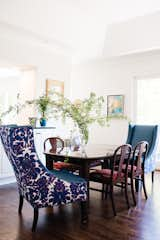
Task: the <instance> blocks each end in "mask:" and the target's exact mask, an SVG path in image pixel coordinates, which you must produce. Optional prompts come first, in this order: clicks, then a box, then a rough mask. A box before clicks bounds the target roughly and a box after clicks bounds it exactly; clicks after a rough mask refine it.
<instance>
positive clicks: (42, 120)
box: [40, 118, 47, 127]
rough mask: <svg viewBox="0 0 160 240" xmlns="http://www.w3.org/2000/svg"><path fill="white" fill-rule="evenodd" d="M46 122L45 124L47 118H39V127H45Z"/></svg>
mask: <svg viewBox="0 0 160 240" xmlns="http://www.w3.org/2000/svg"><path fill="white" fill-rule="evenodd" d="M46 124H47V120H46V119H45V118H41V119H40V125H41V127H45V126H46Z"/></svg>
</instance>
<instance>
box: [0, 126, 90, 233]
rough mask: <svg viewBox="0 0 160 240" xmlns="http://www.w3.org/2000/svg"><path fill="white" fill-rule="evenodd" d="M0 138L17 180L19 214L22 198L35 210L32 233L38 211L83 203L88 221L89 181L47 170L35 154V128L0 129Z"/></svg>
mask: <svg viewBox="0 0 160 240" xmlns="http://www.w3.org/2000/svg"><path fill="white" fill-rule="evenodd" d="M0 136H1V140H2V143H3V146H4V149H5V152H6V154H7V156H8V158H9V160H10V163H11V164H12V166H13V169H14V173H15V176H16V180H17V185H18V191H19V200H20V201H19V214H21V210H22V206H23V199H26V200H27V201H28V202H29V203H30V204H31V206H32V207H33V209H34V218H33V224H32V231H35V229H36V225H37V221H38V214H39V208H43V207H48V206H51V207H53V206H57V205H61V204H68V203H73V202H80V203H81V204H80V205H81V220H82V222H83V223H84V222H86V221H87V201H86V200H87V184H86V181H85V180H84V179H83V178H81V177H79V176H75V175H74V174H72V173H69V172H64V171H55V170H54V171H49V170H47V169H46V167H45V166H44V165H43V164H42V163H41V161H40V160H39V159H38V156H37V153H36V151H35V146H34V139H33V129H32V127H30V126H20V127H18V126H16V127H14V126H1V127H0ZM42 148H43V146H42Z"/></svg>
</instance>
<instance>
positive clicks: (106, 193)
mask: <svg viewBox="0 0 160 240" xmlns="http://www.w3.org/2000/svg"><path fill="white" fill-rule="evenodd" d="M107 196H108V184H106V189H105V199H107Z"/></svg>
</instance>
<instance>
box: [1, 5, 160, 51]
mask: <svg viewBox="0 0 160 240" xmlns="http://www.w3.org/2000/svg"><path fill="white" fill-rule="evenodd" d="M159 10H160V0H0V22H3V23H7V24H11V25H13V26H17V27H19V28H21V29H22V30H26V31H28V32H31V33H32V34H34V33H35V34H37V36H39V37H41V36H42V37H45V39H48V42H49V41H54V42H58V43H60V44H61V45H64V46H66V47H68V48H70V49H72V50H73V52H74V54H75V55H77V56H81V55H82V56H91V55H93V56H98V55H100V54H101V52H102V49H103V46H104V41H105V38H106V33H107V26H108V25H109V24H113V23H117V22H120V21H127V20H128V19H131V18H135V17H137V16H143V15H145V14H150V13H153V12H157V11H159Z"/></svg>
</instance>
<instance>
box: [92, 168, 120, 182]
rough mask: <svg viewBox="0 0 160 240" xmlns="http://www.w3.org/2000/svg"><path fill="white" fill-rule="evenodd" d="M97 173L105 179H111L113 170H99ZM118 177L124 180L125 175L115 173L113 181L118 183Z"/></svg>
mask: <svg viewBox="0 0 160 240" xmlns="http://www.w3.org/2000/svg"><path fill="white" fill-rule="evenodd" d="M95 172H96V173H99V174H101V175H102V176H103V177H104V178H111V169H97V170H96V171H95ZM92 174H93V173H92ZM118 177H119V178H123V177H124V173H122V172H121V173H120V174H119V172H118V171H113V181H116V180H117V179H118Z"/></svg>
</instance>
